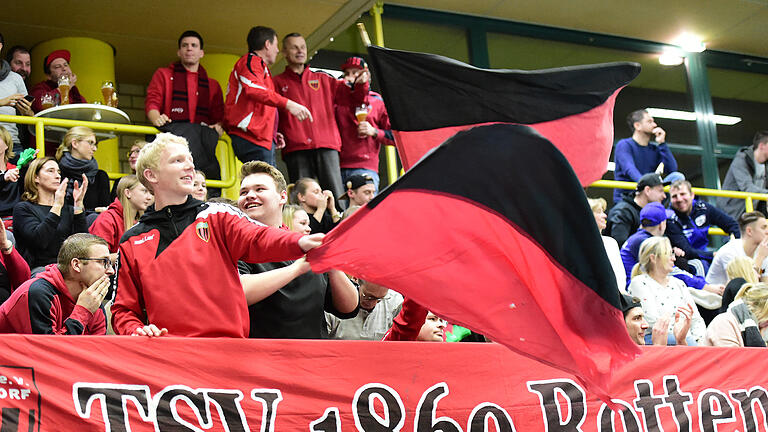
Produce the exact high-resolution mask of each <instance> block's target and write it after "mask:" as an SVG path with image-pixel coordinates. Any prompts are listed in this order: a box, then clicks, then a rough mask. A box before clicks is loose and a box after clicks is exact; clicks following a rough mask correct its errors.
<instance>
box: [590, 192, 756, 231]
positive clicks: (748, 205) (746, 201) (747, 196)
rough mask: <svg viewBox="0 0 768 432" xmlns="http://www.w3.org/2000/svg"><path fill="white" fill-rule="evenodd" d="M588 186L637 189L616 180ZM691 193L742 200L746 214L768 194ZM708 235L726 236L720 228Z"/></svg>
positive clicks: (713, 229) (714, 229)
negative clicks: (753, 202) (756, 201)
mask: <svg viewBox="0 0 768 432" xmlns="http://www.w3.org/2000/svg"><path fill="white" fill-rule="evenodd" d="M589 186H590V187H597V188H607V189H631V190H634V189H636V188H637V183H633V182H625V181H617V180H598V181H596V182H594V183H592V184H591V185H589ZM664 190H665V191H667V192H669V186H665V187H664ZM691 191H692V192H693V194H694V195H699V196H713V197H725V198H740V199H743V200H744V206H745V208H746V209H747V211H748V212H751V211H752V210H754V206H753V204H752V200H758V201H768V194H762V193H754V192H741V191H732V190H720V189H706V188H699V187H695V188H692V190H691ZM709 233H710V234H715V235H726V234H725V232H724V231H723V230H721V229H720V228H710V229H709Z"/></svg>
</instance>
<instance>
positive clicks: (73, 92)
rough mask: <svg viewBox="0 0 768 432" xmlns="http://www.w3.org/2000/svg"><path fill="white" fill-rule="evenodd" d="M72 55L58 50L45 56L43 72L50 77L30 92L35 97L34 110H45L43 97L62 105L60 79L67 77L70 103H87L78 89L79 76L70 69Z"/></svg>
mask: <svg viewBox="0 0 768 432" xmlns="http://www.w3.org/2000/svg"><path fill="white" fill-rule="evenodd" d="M70 58H71V56H70V53H69V51H67V50H56V51H52V52H51V53H50V54H48V55H47V56H45V58H44V59H43V72H45V75H46V76H47V77H48V79H47V80H45V81H41V82H39V83H37V84H35V85H34V86H33V87H32V89H31V90H30V91H29V94H30V95H32V96H34V98H35V100H34V101H32V110H33V111H34V112H40V111H42V110H43V105H42V104H43V96H44V95H46V94H48V95H51V97H52V98H53V99H54V100H56V101H59V103H61V94H60V93H59V78H61V77H63V76H66V77H68V78H69V86H70V88H69V103H87V102H88V101H87V100H85V98H84V97H83V95H81V94H80V89H78V88H77V85H76V83H77V75H75V73H74V72H72V69H71V68H70V67H69V61H70Z"/></svg>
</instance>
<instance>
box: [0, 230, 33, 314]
mask: <svg viewBox="0 0 768 432" xmlns="http://www.w3.org/2000/svg"><path fill="white" fill-rule="evenodd" d="M30 277H31V273H30V271H29V264H27V262H26V261H24V258H22V256H21V254H20V253H19V252H18V251H17V250H16V248H15V247H13V243H12V242H11V240H10V239H9V238H8V231H6V230H5V224H3V223H0V303H2V302H4V301H6V300H7V299H8V297H10V296H11V292H12V291H13V290H15V289H16V288H18V287H20V286H21V284H23V283H24V282H26V281H27V280H28V279H29V278H30Z"/></svg>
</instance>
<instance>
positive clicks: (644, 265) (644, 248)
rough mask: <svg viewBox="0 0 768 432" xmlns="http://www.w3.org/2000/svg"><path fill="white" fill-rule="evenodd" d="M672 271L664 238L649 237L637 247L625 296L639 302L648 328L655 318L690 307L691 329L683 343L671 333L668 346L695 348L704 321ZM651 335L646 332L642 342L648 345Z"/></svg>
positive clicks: (669, 254)
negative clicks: (637, 255)
mask: <svg viewBox="0 0 768 432" xmlns="http://www.w3.org/2000/svg"><path fill="white" fill-rule="evenodd" d="M673 267H674V256H673V254H672V246H671V245H670V243H669V239H668V238H666V237H658V236H654V237H650V238H648V239H646V240H645V241H643V243H642V244H641V245H640V259H639V262H638V264H636V265H635V267H634V269H633V270H632V282H631V283H630V284H629V289H628V294H629V295H631V296H634V297H637V298H639V299H640V301H641V302H642V304H643V313H644V314H645V318H646V320H647V321H648V324H649V325H650V326H653V325H654V324H655V323H656V320H657V319H659V317H663V316H667V317H671V316H672V314H673V313H675V311H676V310H678V309H680V308H688V307H690V308H691V309H692V311H693V315H692V318H691V329H690V332H688V336H687V338H686V339H682V338H681V339H678V338H676V337H675V336H674V334H673V333H672V328H670V329H669V331H668V332H667V333H668V334H669V336H670V339H669V344H680V345H683V344H684V343H683V342H684V341H685V343H686V344H688V345H695V344H696V343H698V341H700V340H701V339H702V338H703V337H704V332H705V330H706V327H705V324H704V320H703V319H702V318H701V315H699V311H698V309H697V308H696V305H695V302H694V299H693V297H692V296H691V294H690V293H689V291H688V287H687V286H685V283H683V282H682V281H681V280H679V279H677V278H675V277H671V276H670V273H671V272H672V269H673ZM651 336H652V335H651V332H650V331H648V330H646V334H645V342H646V344H650V343H652V340H651Z"/></svg>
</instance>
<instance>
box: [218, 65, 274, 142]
mask: <svg viewBox="0 0 768 432" xmlns="http://www.w3.org/2000/svg"><path fill="white" fill-rule="evenodd" d="M286 103H288V99H286V98H284V97H282V96H280V95H279V94H277V93H276V92H275V87H274V85H273V84H272V76H270V74H269V69H268V68H267V65H266V63H264V60H262V59H261V57H259V56H258V55H256V54H254V53H248V54H246V55H244V56H242V57H240V60H238V61H237V63H235V68H234V69H232V73H231V74H230V75H229V83H228V85H227V98H226V101H225V102H224V108H225V116H224V128H225V129H226V131H227V133H228V134H229V135H237V136H239V137H241V138H243V139H246V140H248V141H250V142H252V143H254V144H256V145H260V146H262V147H264V148H266V149H271V148H272V139H273V138H274V136H275V118H276V116H277V108H285V105H286Z"/></svg>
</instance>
